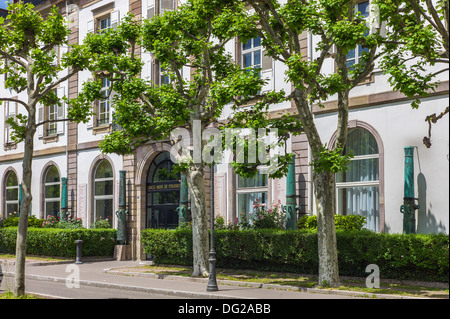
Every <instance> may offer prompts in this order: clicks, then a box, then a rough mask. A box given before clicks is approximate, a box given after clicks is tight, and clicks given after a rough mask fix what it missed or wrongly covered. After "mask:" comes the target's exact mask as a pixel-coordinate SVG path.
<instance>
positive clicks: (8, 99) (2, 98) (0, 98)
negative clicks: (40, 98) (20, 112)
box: [0, 96, 29, 111]
mask: <svg viewBox="0 0 450 319" xmlns="http://www.w3.org/2000/svg"><path fill="white" fill-rule="evenodd" d="M0 101H9V102H16V103H20V104H22V105H23V106H25V108H26V109H27V111H28V110H29V106H28V104H27V103H25V102H24V101H22V100H17V99H11V98H6V97H1V96H0Z"/></svg>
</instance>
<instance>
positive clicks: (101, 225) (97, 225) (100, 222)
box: [90, 217, 111, 229]
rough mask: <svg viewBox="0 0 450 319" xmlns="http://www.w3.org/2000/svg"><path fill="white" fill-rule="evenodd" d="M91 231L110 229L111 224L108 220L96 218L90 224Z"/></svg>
mask: <svg viewBox="0 0 450 319" xmlns="http://www.w3.org/2000/svg"><path fill="white" fill-rule="evenodd" d="M90 228H91V229H107V228H111V222H110V221H109V218H105V219H103V218H101V217H100V218H97V220H96V221H95V222H93V223H92V224H91V227H90Z"/></svg>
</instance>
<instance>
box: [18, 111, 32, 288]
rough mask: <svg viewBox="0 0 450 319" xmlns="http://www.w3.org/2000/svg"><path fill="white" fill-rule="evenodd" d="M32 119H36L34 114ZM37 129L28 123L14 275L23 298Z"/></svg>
mask: <svg viewBox="0 0 450 319" xmlns="http://www.w3.org/2000/svg"><path fill="white" fill-rule="evenodd" d="M30 118H33V119H34V114H31V116H30ZM35 132H36V128H35V126H34V122H33V123H30V121H29V123H28V126H27V129H26V131H25V141H24V142H25V149H24V156H23V161H22V168H23V176H22V191H23V197H22V203H21V206H20V216H19V225H18V229H17V241H16V266H15V273H14V295H15V296H21V295H24V294H25V257H26V240H27V228H28V214H29V212H30V208H31V200H32V195H31V177H32V170H31V165H32V161H33V148H34V146H33V139H34V133H35Z"/></svg>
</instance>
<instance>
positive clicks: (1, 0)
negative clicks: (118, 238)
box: [0, 0, 7, 9]
mask: <svg viewBox="0 0 450 319" xmlns="http://www.w3.org/2000/svg"><path fill="white" fill-rule="evenodd" d="M6 1H7V0H0V9H6Z"/></svg>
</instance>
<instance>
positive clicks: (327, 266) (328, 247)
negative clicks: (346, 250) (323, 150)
mask: <svg viewBox="0 0 450 319" xmlns="http://www.w3.org/2000/svg"><path fill="white" fill-rule="evenodd" d="M313 183H314V194H315V196H316V210H317V241H318V249H319V285H324V286H331V287H336V286H338V285H339V270H338V258H337V242H336V228H335V222H334V213H335V185H334V173H332V172H327V171H323V172H322V173H320V174H317V173H315V172H314V173H313Z"/></svg>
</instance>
